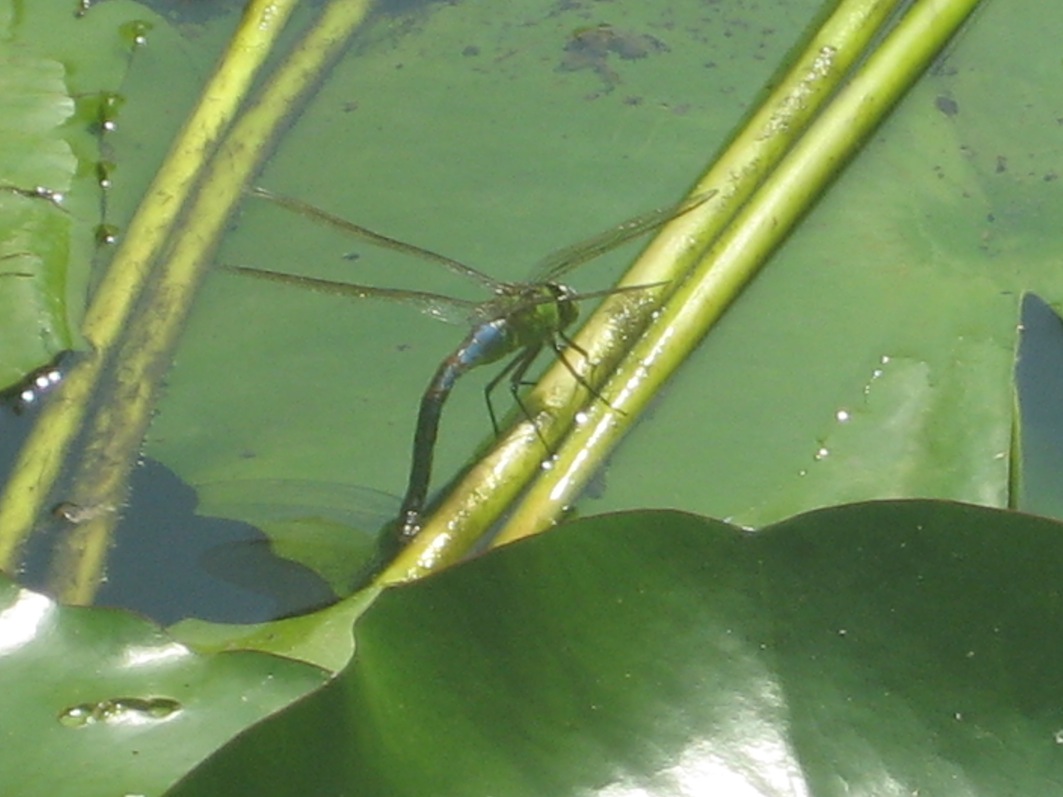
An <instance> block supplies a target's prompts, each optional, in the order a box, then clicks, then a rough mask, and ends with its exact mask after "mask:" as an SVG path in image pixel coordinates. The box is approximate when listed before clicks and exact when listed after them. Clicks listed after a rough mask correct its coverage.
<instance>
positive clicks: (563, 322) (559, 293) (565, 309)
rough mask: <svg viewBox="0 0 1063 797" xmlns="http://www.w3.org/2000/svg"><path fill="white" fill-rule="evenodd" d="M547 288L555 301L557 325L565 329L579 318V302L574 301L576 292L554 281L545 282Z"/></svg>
mask: <svg viewBox="0 0 1063 797" xmlns="http://www.w3.org/2000/svg"><path fill="white" fill-rule="evenodd" d="M547 288H548V289H549V290H550V292H551V293H552V294H553V295H554V301H555V302H556V303H557V315H558V327H559V328H560V329H566V328H568V327H570V326H571V325H572V323H573V322H574V321H575V320H576V319H577V318H579V304H578V303H577V302H576V292H575V291H574V290H572V289H571V288H569V287H568V286H567V285H560V284H558V283H556V282H550V283H547Z"/></svg>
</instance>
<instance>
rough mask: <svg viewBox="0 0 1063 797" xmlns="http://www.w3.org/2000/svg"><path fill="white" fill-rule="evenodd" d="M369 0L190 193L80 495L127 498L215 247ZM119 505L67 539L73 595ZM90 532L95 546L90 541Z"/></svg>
mask: <svg viewBox="0 0 1063 797" xmlns="http://www.w3.org/2000/svg"><path fill="white" fill-rule="evenodd" d="M369 7H370V2H369V0H362V1H361V2H357V1H356V0H333V2H332V3H331V4H330V5H329V6H328V7H327V8H326V9H325V11H324V12H323V14H322V15H321V17H320V18H319V19H318V21H317V23H316V24H315V25H314V26H313V27H312V28H311V30H310V31H309V32H308V33H307V34H306V35H305V36H304V38H303V39H302V40H301V41H300V42H299V43H298V44H297V45H296V47H295V49H294V50H293V52H292V54H291V55H290V56H289V57H288V58H287V59H286V60H285V61H284V63H283V64H282V65H281V66H280V67H279V68H278V69H277V71H276V73H275V74H273V75H272V76H271V77H270V79H269V81H268V82H267V84H266V86H265V88H264V89H263V91H262V93H261V96H260V97H259V99H258V100H257V102H256V103H255V104H254V105H253V106H252V107H251V108H250V109H249V110H248V111H247V112H246V113H244V114H243V115H242V116H241V117H240V118H239V119H238V120H237V122H236V123H235V124H234V125H233V128H232V130H231V132H230V133H229V134H228V135H227V136H226V137H225V139H224V140H223V141H222V143H221V144H220V145H219V146H218V148H217V152H216V154H215V156H214V157H213V158H212V159H211V160H210V162H209V164H208V166H207V169H206V172H205V175H204V176H203V177H202V179H201V180H200V182H199V185H198V188H197V191H196V193H195V195H194V196H193V197H192V198H191V200H190V202H191V204H190V207H189V209H188V212H187V213H186V214H184V224H183V225H182V226H181V230H180V234H179V235H177V236H176V237H175V238H174V239H173V241H172V242H171V244H170V246H169V249H168V252H167V253H166V256H165V258H164V259H162V260H160V262H159V266H158V269H159V273H158V276H157V279H156V281H155V282H154V283H153V285H152V287H151V290H150V291H149V292H148V293H147V295H146V297H145V300H144V301H143V302H141V304H140V306H139V307H138V309H137V313H136V315H135V316H134V318H133V319H132V320H131V321H130V322H129V324H128V327H127V330H126V334H125V335H124V337H123V339H122V341H121V343H120V347H119V352H118V363H119V366H118V367H116V368H114V369H113V371H112V379H111V382H110V384H109V385H108V386H107V387H108V391H107V394H108V398H107V400H105V401H103V402H102V406H101V409H100V410H99V411H98V412H97V414H96V416H95V417H94V419H93V425H92V427H91V428H90V430H89V434H88V437H87V443H86V446H85V449H84V454H83V455H82V457H81V458H80V460H79V462H78V463H77V465H76V467H75V471H74V472H75V478H74V480H73V485H74V486H73V490H74V493H73V495H72V497H71V501H72V503H74V504H75V505H79V506H111V505H119V504H121V502H122V499H123V497H124V494H125V488H126V482H127V479H128V475H129V473H130V471H131V469H132V467H133V464H134V463H135V461H136V457H137V453H138V451H139V448H140V444H141V441H142V440H143V437H144V434H145V432H146V430H147V426H148V423H149V421H150V419H151V412H152V408H153V407H154V405H155V402H156V400H157V397H158V390H159V385H160V381H161V379H162V377H163V375H164V374H165V371H166V368H167V366H168V365H169V362H170V360H171V359H172V356H173V351H174V349H175V348H176V345H177V342H178V339H179V337H180V334H181V331H182V330H183V329H184V325H185V321H186V319H187V317H188V313H189V311H190V309H191V306H192V302H193V300H194V299H195V295H196V292H197V291H198V289H199V287H200V285H201V284H202V282H203V279H204V278H205V276H206V274H207V273H208V271H209V268H210V265H211V260H210V258H211V255H212V253H213V251H214V249H215V247H216V245H217V242H218V240H219V238H220V235H221V233H222V231H223V230H224V228H225V224H226V222H227V220H228V219H229V217H230V215H231V213H232V212H233V210H234V209H235V207H236V205H237V203H238V202H239V200H240V197H241V196H242V195H243V191H244V188H245V186H246V185H247V183H248V182H249V181H250V179H251V178H252V176H253V175H254V174H255V172H256V171H257V170H258V168H259V167H260V166H261V164H262V162H263V160H264V159H265V157H266V155H267V154H268V153H269V151H270V148H271V146H272V143H273V141H274V138H275V136H276V134H277V132H278V131H279V130H280V129H281V127H282V125H283V124H284V123H285V121H286V120H287V118H288V116H289V114H290V113H291V111H292V110H293V109H295V108H296V107H297V106H298V105H299V104H300V103H301V102H302V100H303V99H305V97H306V96H307V94H308V93H310V92H311V91H312V90H313V89H314V88H315V87H316V85H317V84H318V82H319V81H320V79H321V75H322V73H323V72H324V70H325V69H326V68H327V66H328V65H329V63H330V62H331V61H332V59H333V58H334V57H335V56H336V55H337V54H338V53H339V51H340V50H341V48H342V47H343V46H344V45H345V44H346V42H347V40H348V38H349V37H350V35H351V34H352V33H353V32H354V30H355V29H356V28H357V27H358V25H359V24H360V23H361V22H362V20H364V18H365V16H366V14H367V13H368V10H369ZM116 520H117V515H116V514H115V513H113V512H105V513H102V514H98V515H95V516H94V517H93V518H92V519H91V520H89V521H87V522H86V525H85V527H84V528H79V529H78V530H77V532H76V534H72V535H70V537H69V538H68V539H67V541H66V544H64V545H61V546H60V550H59V552H58V554H57V559H56V567H55V568H54V569H53V575H52V586H53V589H54V590H55V591H56V592H57V594H59V596H60V597H61V598H62V599H63V600H65V601H67V602H70V603H86V602H89V601H90V600H91V599H92V596H93V595H94V594H95V591H96V589H97V587H98V584H99V580H100V577H101V576H102V570H100V569H99V567H98V566H97V565H95V564H93V563H98V564H102V562H103V557H102V556H101V555H100V554H99V552H98V551H96V550H94V548H98V547H105V546H106V545H107V544H108V541H109V539H110V536H111V531H112V529H113V525H114V524H115V523H116ZM86 541H89V542H90V544H91V547H86Z"/></svg>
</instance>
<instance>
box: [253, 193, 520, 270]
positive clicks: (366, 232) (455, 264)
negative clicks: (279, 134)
mask: <svg viewBox="0 0 1063 797" xmlns="http://www.w3.org/2000/svg"><path fill="white" fill-rule="evenodd" d="M250 193H251V195H252V196H257V197H261V198H263V199H268V200H270V201H271V202H274V203H276V204H278V205H280V206H281V207H284V208H287V209H288V210H293V211H295V212H296V213H299V214H301V215H303V216H306V217H307V218H309V219H313V220H314V221H317V222H320V223H322V224H326V225H328V226H329V227H332V228H333V229H336V230H339V231H340V232H344V233H347V234H348V235H353V236H355V237H358V238H361V239H362V240H365V241H369V242H370V243H372V244H375V245H377V246H382V247H384V248H386V249H393V250H395V251H396V252H402V253H404V254H407V255H413V256H414V257H419V258H421V259H422V260H428V261H431V262H433V263H438V264H439V265H441V266H443V267H444V268H447V269H449V270H450V271H451V272H453V273H454V274H457V275H459V276H461V277H465V278H466V279H470V280H472V281H474V282H478V283H479V284H480V285H483V286H484V287H486V288H489V289H490V290H492V291H497V290H499V289H500V288H501V287H502V283H500V282H499V281H498V280H495V279H492V278H491V277H489V276H488V275H487V274H484V273H483V272H482V271H479V270H478V269H475V268H473V267H472V266H467V265H465V264H464V263H462V262H460V261H458V260H454V259H453V258H451V257H447V256H446V255H441V254H439V253H438V252H433V251H432V250H431V249H424V248H423V247H420V246H415V245H414V244H408V243H406V242H405V241H400V240H398V239H396V238H390V237H388V236H387V235H381V234H380V233H378V232H373V231H372V230H370V229H369V228H368V227H362V226H361V225H359V224H355V223H354V222H351V221H347V219H344V218H340V217H339V216H335V215H333V214H332V213H329V212H328V211H327V210H322V209H321V208H319V207H315V206H314V205H311V204H310V203H309V202H303V201H302V200H301V199H295V198H293V197H289V196H282V195H281V194H274V193H273V192H272V191H267V190H266V189H265V188H252V189H251V190H250Z"/></svg>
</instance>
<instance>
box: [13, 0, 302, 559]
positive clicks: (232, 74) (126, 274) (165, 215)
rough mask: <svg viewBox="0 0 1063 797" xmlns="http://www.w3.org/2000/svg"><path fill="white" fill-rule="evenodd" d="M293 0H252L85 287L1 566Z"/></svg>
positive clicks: (16, 477)
mask: <svg viewBox="0 0 1063 797" xmlns="http://www.w3.org/2000/svg"><path fill="white" fill-rule="evenodd" d="M297 2H298V0H252V1H251V2H250V3H249V4H248V6H247V9H246V10H245V12H244V16H243V18H242V20H241V22H240V25H239V27H238V28H237V31H236V34H235V36H234V38H233V41H232V43H231V44H230V46H229V48H228V49H227V50H226V52H225V55H224V56H223V58H222V60H221V62H220V63H219V64H218V68H217V70H216V71H215V73H214V76H213V77H212V78H211V80H210V82H209V83H208V84H207V86H206V88H205V89H204V91H203V95H202V97H201V99H200V102H199V105H198V106H197V107H196V109H195V110H194V111H193V112H192V115H191V116H190V117H189V118H188V121H187V122H186V123H185V125H184V127H183V128H182V130H181V132H180V133H178V135H177V138H176V139H175V141H174V144H173V146H172V147H171V149H170V152H169V154H168V155H167V156H166V160H165V161H164V162H163V165H162V166H161V167H160V169H159V171H158V173H157V174H156V176H155V179H154V180H153V181H152V183H151V186H150V187H149V188H148V191H147V194H146V195H145V198H144V200H143V201H142V203H141V205H140V208H139V209H138V211H137V213H136V215H135V216H134V218H133V220H132V221H131V222H130V225H129V229H128V230H127V232H126V234H125V236H124V237H123V239H122V244H121V246H120V247H119V249H118V251H117V252H116V253H115V257H114V259H113V260H112V261H111V264H110V266H109V267H108V268H107V271H106V273H105V274H104V277H103V279H102V280H101V282H100V286H99V288H98V289H97V291H96V293H95V294H94V296H93V297H92V302H91V303H90V305H89V307H88V309H87V311H86V315H85V321H84V327H83V332H84V335H85V339H86V340H87V341H88V342H89V344H90V345H91V346H92V348H93V356H91V357H87V358H86V359H85V360H84V361H83V362H82V363H81V364H80V365H78V366H77V367H75V368H74V369H73V371H72V372H71V373H70V374H69V375H68V376H67V378H66V380H65V384H64V385H63V389H62V392H61V394H60V395H59V396H57V397H56V400H54V401H52V402H50V403H49V405H48V406H47V407H46V408H45V409H44V411H43V412H42V413H41V416H40V418H39V420H38V422H37V423H36V425H35V426H34V429H33V432H32V433H31V435H30V437H29V439H28V440H27V441H26V443H25V445H24V446H23V448H22V451H21V452H20V454H19V457H18V460H17V461H16V463H15V466H14V469H13V470H12V473H11V476H10V477H9V478H8V481H7V483H6V485H5V486H4V490H3V493H2V495H0V569H4V570H8V571H11V570H13V569H15V568H16V567H17V558H18V552H19V549H20V548H21V546H22V543H23V542H24V541H25V539H26V538H27V537H28V536H29V535H30V533H31V532H32V530H33V526H34V523H35V522H36V519H37V517H38V516H39V515H40V514H41V512H42V509H43V505H44V502H45V501H46V500H48V495H49V493H50V492H51V490H52V487H53V485H54V484H55V481H56V479H57V478H58V476H59V473H60V471H61V468H62V464H63V462H64V457H65V455H66V452H67V451H68V450H69V448H70V446H71V445H72V443H73V441H74V439H75V437H76V436H77V434H78V431H79V429H80V427H81V425H82V423H83V421H84V418H85V414H86V413H87V412H88V408H89V406H90V403H91V399H90V397H91V396H92V395H93V393H94V392H95V391H96V389H97V386H98V383H99V381H100V378H101V376H102V374H103V371H104V367H105V365H106V364H107V363H108V361H109V358H110V357H111V356H112V354H113V353H114V351H115V349H116V344H117V341H118V340H119V338H120V336H121V333H122V330H124V329H125V328H126V326H127V324H128V321H129V317H130V314H131V312H132V308H133V307H134V306H135V303H136V301H137V299H138V298H139V297H140V295H141V293H142V292H143V290H144V286H145V285H146V284H147V282H148V278H149V274H150V267H151V265H152V263H153V262H154V261H155V258H156V257H157V256H158V254H159V252H160V251H161V250H162V247H163V245H164V244H165V242H166V240H167V238H168V237H169V235H170V232H171V230H172V228H173V226H174V224H175V223H176V221H177V219H178V215H179V213H180V210H181V208H182V206H183V203H184V200H185V198H186V197H187V196H188V193H189V192H190V191H191V189H192V187H193V185H194V183H195V178H196V175H198V174H199V172H200V170H201V169H202V167H203V165H204V163H205V162H206V159H207V157H208V156H209V155H210V153H212V152H213V150H214V145H215V142H216V141H217V139H218V137H219V136H220V135H221V134H222V132H224V130H225V129H226V128H227V127H228V125H229V123H230V121H231V119H232V118H233V116H234V115H235V113H236V111H237V108H238V107H239V105H240V103H241V102H243V99H244V97H245V95H246V93H247V91H248V88H249V86H250V85H251V82H252V80H253V79H254V76H255V75H256V74H257V72H258V70H259V68H260V67H261V65H262V62H263V60H264V59H265V57H266V55H267V54H268V52H269V49H270V43H271V42H272V41H273V40H274V39H275V38H276V37H277V36H278V35H279V33H280V30H281V29H282V28H283V26H284V24H285V22H286V21H287V18H288V16H289V15H290V13H291V11H292V10H293V9H294V8H295V6H296V4H297Z"/></svg>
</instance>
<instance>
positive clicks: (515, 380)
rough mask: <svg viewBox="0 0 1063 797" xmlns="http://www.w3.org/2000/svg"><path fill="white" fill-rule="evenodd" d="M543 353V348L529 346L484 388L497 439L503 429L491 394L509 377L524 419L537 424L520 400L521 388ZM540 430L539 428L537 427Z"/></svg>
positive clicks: (512, 391) (514, 399) (492, 426)
mask: <svg viewBox="0 0 1063 797" xmlns="http://www.w3.org/2000/svg"><path fill="white" fill-rule="evenodd" d="M540 351H542V346H529V347H528V348H526V349H524V350H523V351H521V352H520V353H519V354H518V355H517V356H516V357H514V358H513V359H512V360H510V361H509V362H508V363H506V367H505V368H503V369H502V370H501V371H499V372H498V373H497V374H495V375H494V376H493V377H491V381H490V382H488V383H487V386H486V387H485V388H484V400H485V401H486V402H487V413H488V415H490V416H491V428H492V429H493V430H494V433H495V437H498V436H499V434H500V433H501V429H500V428H499V425H498V415H497V414H496V413H495V405H494V402H493V401H491V394H492V393H494V391H495V388H496V387H498V384H499V383H500V382H501V381H502V380H503V379H505V378H506V377H507V376H508V377H509V384H510V393H512V394H513V401H514V402H515V403H516V405H517V406H518V407H520V411H521V412H522V413H523V414H524V417H525V418H527V419H528V421H530V422H531V423H532V424H534V423H535V421H534V419H533V418H532V416H531V414H530V413H529V412H528V408H527V407H526V406H525V404H524V402H523V401H522V400H521V398H520V393H519V388H520V386H521V385H522V384H523V383H524V374H526V373H527V372H528V369H529V368H530V367H531V364H532V363H533V362H535V358H536V357H538V356H539V352H540ZM535 428H536V430H538V428H539V427H538V426H536V427H535Z"/></svg>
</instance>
